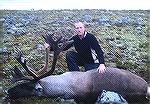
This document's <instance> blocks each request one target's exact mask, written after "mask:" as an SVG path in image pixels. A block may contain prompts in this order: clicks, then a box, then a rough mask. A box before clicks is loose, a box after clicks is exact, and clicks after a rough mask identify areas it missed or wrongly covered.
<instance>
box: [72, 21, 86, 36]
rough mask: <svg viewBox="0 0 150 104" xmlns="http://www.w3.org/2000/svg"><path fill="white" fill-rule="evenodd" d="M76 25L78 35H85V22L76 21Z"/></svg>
mask: <svg viewBox="0 0 150 104" xmlns="http://www.w3.org/2000/svg"><path fill="white" fill-rule="evenodd" d="M74 26H75V31H76V32H77V34H78V36H79V37H83V36H84V32H85V27H84V24H83V23H82V22H78V23H75V24H74Z"/></svg>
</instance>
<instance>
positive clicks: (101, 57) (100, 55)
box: [90, 35, 105, 64]
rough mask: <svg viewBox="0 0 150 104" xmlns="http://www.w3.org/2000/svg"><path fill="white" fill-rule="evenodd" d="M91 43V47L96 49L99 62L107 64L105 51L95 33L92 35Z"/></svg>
mask: <svg viewBox="0 0 150 104" xmlns="http://www.w3.org/2000/svg"><path fill="white" fill-rule="evenodd" d="M90 44H91V48H92V49H94V50H95V52H96V54H97V59H98V60H99V63H100V64H105V62H104V52H103V51H102V49H101V47H100V45H99V43H98V41H97V39H96V37H95V36H94V35H92V36H91V40H90Z"/></svg>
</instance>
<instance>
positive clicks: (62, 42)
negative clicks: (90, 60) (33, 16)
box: [38, 34, 73, 79]
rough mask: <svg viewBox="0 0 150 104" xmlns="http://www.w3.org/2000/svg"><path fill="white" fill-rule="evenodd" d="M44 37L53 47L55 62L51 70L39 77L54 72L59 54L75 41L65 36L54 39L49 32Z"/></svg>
mask: <svg viewBox="0 0 150 104" xmlns="http://www.w3.org/2000/svg"><path fill="white" fill-rule="evenodd" d="M43 38H44V39H45V41H46V42H47V43H48V44H49V45H50V46H51V47H52V49H53V51H54V57H53V63H52V67H51V70H50V71H49V72H47V73H45V74H43V75H41V76H40V77H38V78H39V79H41V78H44V77H46V76H49V75H51V74H52V73H53V72H54V70H55V66H56V62H57V56H58V55H59V54H60V52H61V51H63V50H64V49H65V48H66V47H67V46H68V45H69V44H72V42H73V41H69V40H67V39H65V38H62V36H61V37H59V38H58V39H57V40H54V39H53V38H52V36H51V35H49V34H46V37H44V36H43Z"/></svg>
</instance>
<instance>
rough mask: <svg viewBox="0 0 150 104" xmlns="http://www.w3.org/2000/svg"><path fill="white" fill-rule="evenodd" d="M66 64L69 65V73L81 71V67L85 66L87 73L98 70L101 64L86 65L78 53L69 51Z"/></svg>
mask: <svg viewBox="0 0 150 104" xmlns="http://www.w3.org/2000/svg"><path fill="white" fill-rule="evenodd" d="M66 62H67V65H68V69H69V71H79V70H80V69H79V66H83V67H84V68H85V71H88V70H91V69H95V68H98V66H99V64H98V63H96V64H95V63H93V64H89V63H88V64H87V63H84V60H83V59H82V58H81V57H79V55H78V53H76V52H73V51H69V52H67V54H66Z"/></svg>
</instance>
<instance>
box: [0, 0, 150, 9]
mask: <svg viewBox="0 0 150 104" xmlns="http://www.w3.org/2000/svg"><path fill="white" fill-rule="evenodd" d="M0 9H11V10H30V9H35V10H39V9H43V10H51V9H108V10H124V9H126V10H139V9H141V10H150V0H0Z"/></svg>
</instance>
